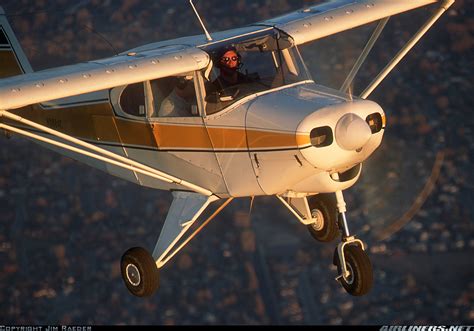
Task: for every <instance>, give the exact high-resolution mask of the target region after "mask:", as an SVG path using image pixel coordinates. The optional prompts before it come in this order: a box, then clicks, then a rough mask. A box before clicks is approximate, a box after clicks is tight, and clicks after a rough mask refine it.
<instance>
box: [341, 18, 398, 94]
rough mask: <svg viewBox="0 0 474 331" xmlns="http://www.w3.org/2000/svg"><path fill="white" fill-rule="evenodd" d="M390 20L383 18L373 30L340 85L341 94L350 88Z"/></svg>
mask: <svg viewBox="0 0 474 331" xmlns="http://www.w3.org/2000/svg"><path fill="white" fill-rule="evenodd" d="M389 19H390V16H389V17H385V18H384V19H382V20H380V22H379V24H378V25H377V27H376V28H375V30H374V33H373V34H372V36H371V37H370V39H369V41H368V42H367V44H366V45H365V47H364V50H363V51H362V53H361V54H360V56H359V58H358V59H357V61H356V63H355V64H354V67H353V68H352V70H351V72H350V73H349V75H348V76H347V78H346V80H345V82H344V84H342V87H341V89H340V91H341V92H344V93H347V91H348V89H349V87H350V86H351V84H352V82H353V81H354V78H355V76H356V75H357V73H358V72H359V70H360V68H361V67H362V64H364V62H365V60H366V59H367V56H369V53H370V51H371V50H372V48H373V47H374V45H375V43H376V42H377V40H378V39H379V37H380V35H381V34H382V31H383V29H384V28H385V25H386V24H387V22H388V20H389Z"/></svg>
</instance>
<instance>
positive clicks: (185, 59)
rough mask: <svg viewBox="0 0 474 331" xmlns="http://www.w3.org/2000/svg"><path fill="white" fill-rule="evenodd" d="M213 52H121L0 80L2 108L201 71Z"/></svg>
mask: <svg viewBox="0 0 474 331" xmlns="http://www.w3.org/2000/svg"><path fill="white" fill-rule="evenodd" d="M208 64H209V55H208V54H207V53H206V52H204V51H202V50H200V49H198V48H195V47H184V46H177V47H176V46H173V47H164V48H159V49H155V50H150V51H146V52H143V53H129V54H121V55H118V56H114V57H111V58H106V59H102V60H98V61H91V62H86V63H80V64H75V65H71V66H65V67H59V68H54V69H49V70H44V71H38V72H35V73H30V74H25V75H20V76H15V77H11V78H6V79H1V80H0V110H1V109H3V110H7V109H15V108H20V107H24V106H27V105H31V104H35V103H41V102H46V101H50V100H55V99H60V98H65V97H71V96H75V95H79V94H84V93H90V92H95V91H100V90H105V89H109V88H113V87H116V86H122V85H127V84H134V83H139V82H143V81H147V80H152V79H157V78H162V77H168V76H173V75H178V74H182V73H186V72H192V71H195V70H201V69H203V68H205V67H207V66H208Z"/></svg>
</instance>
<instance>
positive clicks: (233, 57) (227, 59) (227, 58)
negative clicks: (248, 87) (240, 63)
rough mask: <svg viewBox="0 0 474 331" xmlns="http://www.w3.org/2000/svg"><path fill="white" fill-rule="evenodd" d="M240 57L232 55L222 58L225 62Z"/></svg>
mask: <svg viewBox="0 0 474 331" xmlns="http://www.w3.org/2000/svg"><path fill="white" fill-rule="evenodd" d="M238 59H239V58H238V57H237V56H232V57H227V56H226V57H224V58H222V60H224V62H229V61H230V60H232V61H237V60H238Z"/></svg>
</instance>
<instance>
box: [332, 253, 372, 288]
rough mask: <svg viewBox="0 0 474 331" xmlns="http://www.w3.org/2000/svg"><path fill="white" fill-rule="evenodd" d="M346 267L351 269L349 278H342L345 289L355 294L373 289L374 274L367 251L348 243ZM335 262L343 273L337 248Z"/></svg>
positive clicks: (338, 269)
mask: <svg viewBox="0 0 474 331" xmlns="http://www.w3.org/2000/svg"><path fill="white" fill-rule="evenodd" d="M344 253H345V258H346V268H347V270H348V271H349V277H347V280H346V279H344V278H341V279H340V282H341V284H342V286H343V287H344V289H345V290H346V291H347V292H348V293H349V294H351V295H353V296H362V295H365V294H367V293H369V291H370V290H371V289H372V285H373V282H374V276H373V271H372V263H370V259H369V256H368V255H367V253H366V252H365V251H364V250H363V249H362V248H360V246H358V245H348V246H346V247H345V249H344ZM334 264H335V265H336V266H337V271H338V273H339V274H341V273H342V269H341V265H340V261H339V254H338V251H337V248H336V250H335V252H334Z"/></svg>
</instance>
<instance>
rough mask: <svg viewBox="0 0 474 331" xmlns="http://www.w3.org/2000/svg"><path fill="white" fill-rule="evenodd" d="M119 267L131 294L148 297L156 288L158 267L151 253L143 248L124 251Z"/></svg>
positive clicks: (157, 284)
mask: <svg viewBox="0 0 474 331" xmlns="http://www.w3.org/2000/svg"><path fill="white" fill-rule="evenodd" d="M120 268H121V272H122V279H123V281H124V282H125V286H127V289H128V290H129V291H130V293H132V294H133V295H135V296H137V297H148V296H151V295H152V294H153V293H154V292H155V291H156V290H157V289H158V286H159V272H158V268H157V267H156V263H155V260H154V259H153V257H152V256H151V254H150V253H148V251H147V250H145V249H144V248H141V247H135V248H131V249H129V250H128V251H126V252H125V254H123V256H122V261H121V264H120Z"/></svg>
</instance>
